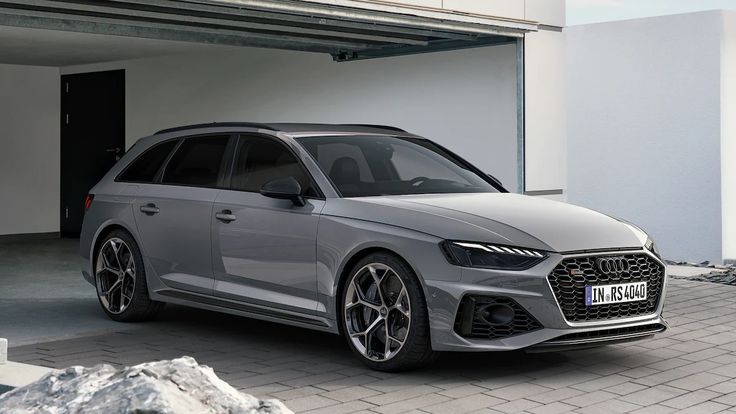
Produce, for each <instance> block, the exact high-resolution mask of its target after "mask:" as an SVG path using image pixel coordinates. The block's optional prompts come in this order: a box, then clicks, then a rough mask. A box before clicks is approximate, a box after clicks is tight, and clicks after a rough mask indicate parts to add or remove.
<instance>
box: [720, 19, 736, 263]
mask: <svg viewBox="0 0 736 414" xmlns="http://www.w3.org/2000/svg"><path fill="white" fill-rule="evenodd" d="M721 52H722V58H721V84H722V86H721V128H722V130H721V180H722V182H721V187H722V193H721V209H722V212H723V213H722V216H723V259H724V260H727V261H730V262H733V261H736V13H734V12H723V39H722V41H721Z"/></svg>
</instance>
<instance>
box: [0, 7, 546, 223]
mask: <svg viewBox="0 0 736 414" xmlns="http://www.w3.org/2000/svg"><path fill="white" fill-rule="evenodd" d="M326 3H327V2H325V3H322V2H318V1H300V2H296V1H283V0H280V1H275V0H274V1H269V0H258V1H256V0H230V1H162V0H149V1H143V0H135V1H133V0H129V1H95V2H78V1H44V0H23V1H14V2H10V3H3V4H2V5H1V6H0V85H2V92H3V95H4V96H3V98H4V100H5V101H6V102H7V103H6V105H9V107H8V110H7V111H3V112H2V113H0V123H2V124H3V125H6V126H7V128H6V131H7V132H6V134H5V135H4V136H3V137H2V139H3V141H4V142H3V145H4V147H5V148H6V149H7V151H3V152H2V153H0V162H2V164H1V165H4V167H3V169H8V171H13V174H12V175H13V176H15V177H20V178H21V180H22V181H23V182H22V183H18V182H12V183H11V182H10V181H11V180H10V179H7V178H1V179H0V181H2V180H7V181H8V182H3V183H2V184H3V186H6V187H8V188H13V189H14V191H16V193H17V197H15V198H14V200H9V202H8V205H7V207H6V209H7V210H8V211H7V212H6V214H5V217H6V218H5V219H2V220H0V234H6V235H7V234H16V235H28V234H51V235H53V234H58V233H59V232H63V233H65V234H66V233H69V234H73V233H74V230H73V229H74V226H75V225H76V224H74V225H70V226H71V227H69V228H67V227H66V226H65V225H64V222H65V220H66V217H67V215H68V214H67V210H68V209H69V208H70V207H69V206H76V207H73V208H72V209H71V210H70V211H72V210H75V209H76V210H79V211H81V210H80V209H81V207H82V203H83V198H84V194H85V193H86V190H84V189H83V188H84V187H89V186H90V184H89V182H87V181H85V180H82V179H76V178H69V177H73V175H66V174H65V173H64V172H63V171H64V167H65V165H70V163H71V165H75V161H74V160H80V159H84V160H85V161H87V162H89V161H91V164H94V165H96V166H99V170H100V171H102V170H104V168H103V164H105V165H107V164H109V163H110V162H114V159H115V156H116V153H117V151H118V150H117V148H120V147H121V146H122V147H123V150H124V149H126V148H128V147H130V146H131V145H132V144H133V143H134V142H135V140H137V139H138V138H140V137H143V136H146V135H150V134H152V133H154V132H155V131H157V130H160V129H164V128H169V127H175V126H179V125H185V124H194V123H206V122H226V121H253V122H324V123H360V124H366V123H367V124H383V125H392V126H396V127H399V128H402V129H405V130H407V131H410V132H414V133H417V134H419V135H423V136H426V137H427V138H430V139H433V140H435V141H437V142H439V143H440V144H442V145H444V146H447V147H449V148H450V149H452V150H453V151H454V152H456V153H458V154H459V155H461V156H463V157H464V158H466V159H468V160H469V161H471V162H472V163H474V164H476V165H478V166H479V167H480V168H482V169H483V170H484V171H487V172H488V173H491V174H493V175H495V176H496V177H498V178H499V179H500V180H501V181H502V182H503V184H504V185H505V186H506V187H507V188H509V189H510V190H512V191H523V186H524V167H523V160H524V156H523V154H524V145H523V143H524V122H523V114H524V111H523V102H524V100H523V96H524V95H523V94H524V91H523V85H524V80H523V73H524V67H523V61H524V60H523V53H522V51H523V42H524V40H523V36H524V33H526V32H528V31H533V30H536V29H537V26H536V23H534V22H530V21H524V20H515V19H508V18H494V17H489V16H480V15H474V14H472V13H448V12H446V11H440V10H435V9H431V8H422V7H411V6H406V5H404V6H396V5H390V4H384V3H382V2H349V1H333V2H329V4H326ZM348 3H349V4H351V5H352V6H351V7H349V6H346V5H345V4H348ZM359 3H366V4H367V3H371V4H370V7H368V6H366V7H362V6H361V7H358V6H360V4H359ZM378 3H380V4H378ZM111 71H116V72H114V73H118V74H120V75H119V76H123V74H124V99H123V100H120V99H119V98H117V97H116V96H117V95H116V93H115V92H110V91H108V90H106V89H105V88H103V87H93V88H91V89H90V90H89V95H88V96H86V98H85V99H86V100H88V102H98V103H99V102H104V103H105V105H108V107H109V108H117V109H113V110H112V111H113V112H116V113H117V114H118V117H117V118H116V117H114V116H113V117H112V118H109V119H107V118H105V117H103V116H100V117H96V119H95V120H94V121H90V122H89V123H87V124H86V125H85V127H84V128H86V129H85V130H84V131H82V130H73V129H65V122H66V118H65V117H66V115H67V113H68V112H72V111H71V110H67V109H66V107H63V106H64V105H65V104H64V100H63V99H64V98H63V90H62V89H63V88H59V85H60V84H61V85H62V86H63V85H64V82H65V80H66V79H72V78H73V77H74V76H83V75H81V74H90V73H100V72H102V73H113V72H111ZM89 76H98V75H89ZM20 85H23V86H22V87H21V86H20ZM113 101H115V102H124V106H123V107H115V106H114V105H115V103H114V102H113ZM97 109H99V107H98V108H97ZM72 116H73V114H72ZM73 120H74V118H73V117H72V124H73ZM121 120H122V122H123V125H122V127H120V126H119V125H118V124H119V121H121ZM121 131H124V132H122V134H123V137H124V138H123V139H124V142H120V134H121ZM85 134H87V135H85ZM85 137H88V138H85ZM74 140H77V141H76V142H77V143H78V145H79V146H78V147H74V146H73V145H72V144H69V143H70V142H74ZM70 145H71V146H70ZM75 145H76V144H75ZM69 148H71V150H70V152H69V153H67V152H66V151H67V149H69ZM18 154H23V156H24V158H23V162H19V161H18V159H17V158H18ZM98 174H100V173H98ZM4 175H7V174H4ZM92 175H94V174H92ZM100 175H101V174H100ZM90 182H92V180H90ZM59 183H61V184H59ZM65 183H66V184H65ZM72 183H74V184H72ZM74 185H77V187H78V188H77V189H75V190H74V191H73V194H72V192H70V193H69V198H68V199H67V198H66V195H65V194H66V193H67V191H66V190H67V188H69V187H70V186H74ZM77 193H78V194H77ZM77 198H78V200H76V199H77ZM15 200H22V201H17V202H16V201H15ZM29 203H31V204H32V205H33V206H34V207H33V208H32V209H31V210H30V211H29V209H28V204H29ZM75 203H76V204H75ZM8 217H13V219H9V218H8Z"/></svg>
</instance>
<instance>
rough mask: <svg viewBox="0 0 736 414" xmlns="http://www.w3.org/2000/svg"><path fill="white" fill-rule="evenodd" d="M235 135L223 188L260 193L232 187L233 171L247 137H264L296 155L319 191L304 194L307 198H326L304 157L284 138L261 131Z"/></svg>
mask: <svg viewBox="0 0 736 414" xmlns="http://www.w3.org/2000/svg"><path fill="white" fill-rule="evenodd" d="M235 135H237V137H236V138H237V145H234V148H233V151H232V157H231V160H230V166H229V168H228V171H227V175H226V176H225V180H224V182H223V185H224V186H225V188H223V190H228V191H237V192H240V193H251V194H260V192H258V191H248V190H239V189H237V188H232V179H233V172H234V170H235V160H236V158H237V155H238V151H240V148H241V146H242V145H243V143H244V142H245V141H246V139H247V138H263V139H266V140H269V141H272V142H275V143H276V144H277V145H280V146H282V147H284V148H286V150H287V151H288V152H289V153H290V154H291V155H293V156H294V158H295V159H296V161H297V163H299V166H300V167H301V168H302V170H303V171H304V173H305V174H306V175H307V178H308V179H309V181H310V182H311V184H312V187H313V188H314V189H315V192H316V193H317V195H316V196H303V197H304V198H305V199H308V200H322V201H324V200H326V197H325V193H324V191H322V189H321V188H320V187H319V184H317V181H316V180H315V179H314V176H313V175H312V173H311V172H310V171H309V168H307V166H306V165H305V164H304V160H302V158H301V157H300V156H299V154H297V152H296V151H294V149H293V148H292V147H291V146H290V145H288V144H287V143H285V142H284V141H283V140H282V139H280V138H278V137H274V136H271V135H268V134H261V133H258V132H238V133H236V134H235Z"/></svg>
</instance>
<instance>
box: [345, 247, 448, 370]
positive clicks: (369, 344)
mask: <svg viewBox="0 0 736 414" xmlns="http://www.w3.org/2000/svg"><path fill="white" fill-rule="evenodd" d="M341 291H342V292H343V295H342V301H341V321H340V322H341V327H342V331H343V333H344V335H345V336H346V338H347V339H348V343H349V344H350V346H351V348H352V349H353V350H354V351H355V352H356V353H358V354H359V355H360V356H361V357H362V359H363V361H364V362H366V363H367V364H368V365H369V366H371V367H372V368H374V369H378V370H384V371H398V370H404V369H411V368H416V367H418V366H421V365H424V364H426V363H428V362H430V361H431V360H432V359H434V356H436V354H435V353H434V352H433V351H432V349H431V346H430V341H429V322H428V317H427V305H426V302H425V300H424V295H423V292H422V288H421V285H420V284H419V281H418V280H417V277H416V275H414V273H413V271H412V270H411V268H410V267H409V266H408V265H407V264H406V263H405V262H404V261H403V260H401V259H399V258H398V257H396V256H394V255H392V254H388V253H374V254H371V255H368V256H366V257H365V258H363V259H362V260H360V261H359V262H358V263H356V265H355V266H354V267H353V269H352V271H351V272H350V274H349V277H348V278H347V279H346V280H345V284H344V285H343V287H342V290H341Z"/></svg>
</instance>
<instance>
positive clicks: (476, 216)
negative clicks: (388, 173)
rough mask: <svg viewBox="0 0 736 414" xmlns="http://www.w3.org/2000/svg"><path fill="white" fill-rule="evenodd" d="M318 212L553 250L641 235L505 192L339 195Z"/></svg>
mask: <svg viewBox="0 0 736 414" xmlns="http://www.w3.org/2000/svg"><path fill="white" fill-rule="evenodd" d="M337 200H339V201H338V202H336V203H328V206H326V209H325V211H324V212H323V213H324V214H328V215H337V216H343V217H350V218H356V219H361V220H369V221H375V222H379V223H385V224H390V225H395V226H399V227H404V228H408V229H412V230H415V231H419V232H423V233H427V234H431V235H434V236H437V237H440V238H443V239H450V240H466V241H478V242H487V243H498V244H505V245H515V246H521V247H527V248H535V249H542V250H549V251H557V252H571V251H580V250H593V249H616V248H626V247H641V246H642V245H643V244H644V243H645V242H646V235H645V234H643V233H642V232H640V231H637V230H636V229H634V228H633V227H632V226H630V225H628V224H626V223H624V222H622V221H619V220H617V219H614V218H612V217H609V216H606V215H604V214H601V213H598V212H596V211H593V210H590V209H587V208H583V207H578V206H574V205H571V204H567V203H561V202H557V201H551V200H547V199H543V198H539V197H530V196H522V195H518V194H510V193H473V194H426V195H406V196H383V197H360V198H343V199H337Z"/></svg>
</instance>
